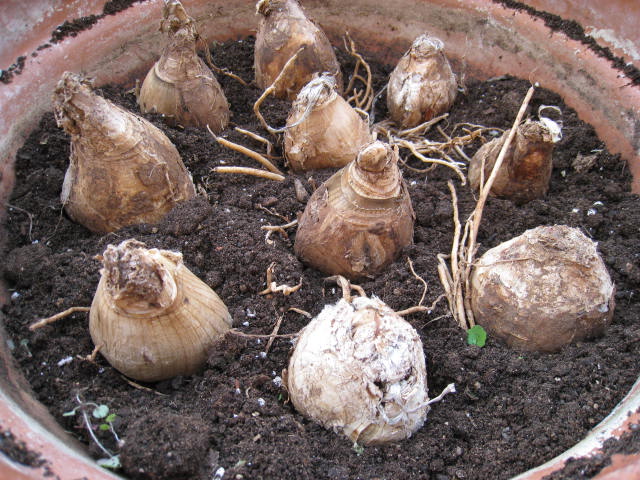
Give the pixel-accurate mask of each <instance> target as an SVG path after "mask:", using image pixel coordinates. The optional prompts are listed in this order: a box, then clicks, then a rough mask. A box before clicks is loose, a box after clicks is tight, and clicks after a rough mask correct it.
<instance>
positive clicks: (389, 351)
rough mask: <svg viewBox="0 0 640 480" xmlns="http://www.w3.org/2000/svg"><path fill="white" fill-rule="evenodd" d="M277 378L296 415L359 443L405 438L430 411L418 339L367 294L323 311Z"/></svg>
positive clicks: (389, 311) (297, 345)
mask: <svg viewBox="0 0 640 480" xmlns="http://www.w3.org/2000/svg"><path fill="white" fill-rule="evenodd" d="M283 379H284V380H285V385H286V387H287V390H288V392H289V397H290V399H291V401H292V403H293V405H294V406H295V408H296V410H298V411H299V412H300V413H302V414H303V415H304V416H305V417H308V418H310V419H312V420H314V421H316V422H318V423H320V424H321V425H323V426H324V427H325V428H328V429H332V430H334V431H336V432H340V433H343V434H344V435H346V436H347V437H349V438H350V439H351V440H352V441H353V442H357V443H359V444H361V445H366V444H381V443H387V442H393V441H399V440H402V439H405V438H408V437H410V436H411V434H412V433H414V432H415V431H416V430H418V429H419V428H420V427H421V426H422V425H423V424H424V422H425V419H426V416H427V413H428V411H429V409H430V407H429V404H428V402H429V397H428V389H427V373H426V368H425V358H424V352H423V348H422V342H421V341H420V337H419V336H418V334H417V332H416V331H415V329H414V328H413V327H412V326H411V325H410V324H409V323H408V322H406V321H405V320H404V319H402V318H401V317H400V316H399V315H397V314H396V313H395V312H394V311H393V310H392V309H391V308H389V307H388V306H387V305H386V304H385V303H384V302H382V301H381V300H380V299H378V298H376V297H375V296H374V297H372V298H367V297H357V298H355V299H354V300H353V302H348V301H346V300H344V299H342V300H340V301H339V302H338V303H337V304H335V305H327V306H325V308H324V309H323V310H322V312H320V314H319V315H318V316H317V317H316V318H314V319H313V320H311V322H309V324H308V325H307V326H306V327H305V328H304V329H303V330H302V331H301V332H300V335H299V337H298V339H297V341H296V344H295V348H294V350H293V353H292V355H291V358H290V360H289V367H288V369H287V371H286V372H285V373H284V374H283Z"/></svg>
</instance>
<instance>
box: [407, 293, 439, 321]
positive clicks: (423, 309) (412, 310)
mask: <svg viewBox="0 0 640 480" xmlns="http://www.w3.org/2000/svg"><path fill="white" fill-rule="evenodd" d="M446 296H447V295H446V294H442V295H440V296H439V297H438V298H436V299H435V300H434V301H433V303H432V304H431V306H429V307H425V306H423V305H416V306H414V307H409V308H405V309H404V310H399V311H397V312H396V314H398V315H400V316H401V317H404V316H407V315H411V314H412V313H418V312H427V313H431V312H433V310H434V309H435V308H436V305H438V303H439V302H440V300H442V299H443V298H445V297H446ZM443 316H448V315H443ZM439 318H442V316H441V317H438V318H434V319H433V320H432V321H435V320H438V319H439Z"/></svg>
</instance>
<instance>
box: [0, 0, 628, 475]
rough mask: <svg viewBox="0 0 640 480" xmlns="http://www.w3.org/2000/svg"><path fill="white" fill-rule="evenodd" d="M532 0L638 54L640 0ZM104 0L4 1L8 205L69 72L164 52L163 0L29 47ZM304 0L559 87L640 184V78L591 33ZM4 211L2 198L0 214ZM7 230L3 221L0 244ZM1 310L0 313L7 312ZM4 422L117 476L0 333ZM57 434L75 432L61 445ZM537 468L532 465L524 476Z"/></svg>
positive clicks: (126, 69) (389, 39) (434, 7)
mask: <svg viewBox="0 0 640 480" xmlns="http://www.w3.org/2000/svg"><path fill="white" fill-rule="evenodd" d="M184 3H185V6H186V7H187V8H188V10H189V12H190V13H191V14H192V15H193V16H194V17H195V18H196V20H197V22H198V25H199V28H200V31H201V33H202V35H203V36H204V37H205V38H208V39H209V40H210V41H213V40H227V39H236V38H240V37H243V36H246V35H250V34H252V33H254V32H255V28H256V25H257V19H256V17H255V14H254V11H255V2H254V0H237V1H233V2H229V1H227V0H192V1H189V0H185V1H184ZM527 3H528V4H530V5H532V6H533V7H535V8H537V9H542V10H548V11H550V12H552V13H555V14H558V15H561V16H563V17H565V18H567V19H575V20H577V21H579V22H581V23H582V24H583V25H585V26H592V27H594V28H595V29H597V30H600V31H609V30H611V31H612V32H613V34H612V35H611V36H610V38H614V39H617V40H616V41H618V43H619V47H620V49H621V51H623V50H624V52H623V53H624V55H626V56H627V57H625V58H634V59H637V58H636V57H635V53H633V52H634V51H635V50H637V48H638V45H640V41H639V39H638V33H636V32H637V30H636V27H635V26H636V25H637V24H638V23H639V22H640V4H638V2H637V1H636V0H611V1H608V2H602V1H600V0H567V1H564V2H558V1H555V0H530V1H528V2H527ZM102 4H103V1H99V0H90V1H86V0H83V1H80V0H75V1H64V0H30V1H28V2H26V1H24V0H2V1H0V29H1V30H2V31H3V43H2V44H1V45H0V68H6V67H8V65H10V64H11V63H13V62H14V60H15V59H16V58H17V57H18V56H20V55H25V56H26V57H27V60H26V65H25V68H24V71H23V72H22V73H21V74H20V75H16V76H15V77H14V79H13V82H12V83H10V84H8V85H3V84H0V111H2V115H0V204H2V205H4V204H5V203H6V199H7V198H8V195H9V192H10V190H11V188H12V186H13V182H14V175H13V165H14V161H15V153H16V151H17V149H18V148H19V147H20V145H21V144H22V143H23V142H24V139H25V138H26V136H27V135H28V133H29V132H30V131H31V130H32V129H33V128H34V126H35V125H36V123H37V121H38V119H39V118H40V117H41V115H42V114H43V113H44V112H46V111H48V110H50V108H51V92H52V90H53V88H54V85H55V83H56V82H57V79H58V78H59V77H60V75H61V74H62V72H63V71H65V70H74V71H84V72H86V73H88V74H89V75H93V76H95V78H96V80H97V83H98V84H104V83H109V82H114V83H121V84H132V83H133V82H134V80H135V79H136V78H141V77H142V76H143V75H144V73H145V72H146V70H147V69H148V68H149V66H150V65H151V64H152V63H153V62H154V61H155V60H156V58H157V56H158V55H159V48H160V45H161V44H162V43H161V42H160V41H159V40H160V34H159V32H158V18H159V15H160V10H161V7H162V2H161V1H159V0H156V1H146V2H141V3H136V4H134V5H133V6H132V7H130V8H129V9H127V10H125V11H123V12H121V13H119V14H118V15H115V16H106V17H104V18H103V19H101V20H100V21H99V22H98V23H97V24H96V25H94V26H93V28H91V29H89V30H86V31H83V32H81V33H79V34H78V36H77V37H70V38H67V39H65V40H64V41H62V42H60V43H59V44H55V45H53V46H52V47H50V48H47V49H45V50H41V51H39V52H37V56H32V55H31V54H32V53H33V52H35V51H36V49H37V47H38V46H39V45H42V44H44V43H47V42H48V41H49V38H50V34H51V32H52V31H53V30H54V29H55V28H56V26H57V25H58V24H60V23H61V22H62V21H64V20H65V19H73V18H77V17H80V16H85V15H89V14H96V13H99V12H101V10H102ZM303 4H304V6H305V8H306V10H307V11H308V13H309V15H310V16H311V17H313V18H314V19H315V20H317V21H318V22H319V23H320V24H321V25H322V26H323V28H324V29H325V30H326V31H327V33H328V34H329V36H330V38H331V39H332V41H333V42H334V43H336V44H339V43H341V41H342V35H343V34H344V31H345V30H348V31H349V32H350V33H351V36H352V37H353V38H354V40H355V41H356V43H357V45H358V48H359V49H360V51H362V52H363V53H365V54H367V55H371V56H374V57H375V58H377V59H378V60H381V61H383V62H388V63H395V62H396V61H397V59H398V58H399V57H400V56H401V54H402V53H403V52H404V51H405V50H406V49H407V48H408V46H409V44H410V43H411V41H412V40H413V38H415V37H416V36H417V35H418V34H421V33H423V32H429V33H431V34H434V35H436V36H439V37H440V38H442V39H443V40H444V42H445V46H446V50H447V53H448V55H449V56H450V57H451V58H452V59H453V62H454V64H455V69H456V71H457V72H460V73H462V74H464V75H465V76H466V77H467V78H478V79H486V78H489V77H492V76H498V75H503V74H513V75H516V76H519V77H521V78H527V79H530V80H531V81H537V82H539V83H540V84H541V85H542V86H544V87H546V88H549V89H551V90H554V91H556V92H558V93H560V94H561V95H562V96H563V98H564V100H565V102H566V103H567V104H568V105H570V106H571V107H573V108H574V109H576V111H578V113H579V115H580V117H581V118H582V119H583V120H585V121H587V122H589V123H591V124H592V125H594V127H595V128H596V130H597V132H598V134H599V136H600V137H601V138H602V139H603V140H604V141H605V142H606V143H607V145H608V146H609V149H610V150H611V151H613V152H619V153H621V154H622V155H623V157H624V158H625V159H627V160H628V162H629V165H630V168H631V170H632V172H633V173H634V176H635V184H634V185H635V186H634V188H635V190H636V191H640V159H639V157H640V87H637V86H635V87H634V86H631V85H629V82H628V79H626V78H623V77H622V76H621V75H620V72H618V71H616V70H613V69H612V68H611V64H610V62H609V61H607V60H605V59H603V58H601V57H598V56H597V55H595V54H594V53H593V52H591V51H590V50H588V49H587V48H586V47H585V46H584V45H583V44H581V43H579V42H576V41H574V40H571V39H569V38H567V37H566V36H565V35H563V34H561V33H553V34H552V33H551V32H550V31H549V29H548V28H547V27H545V25H544V22H543V21H541V20H536V19H533V18H532V17H531V16H530V15H528V14H527V13H525V12H518V11H514V10H510V9H507V8H505V7H503V6H502V5H500V4H497V3H494V2H492V1H491V0H396V1H394V2H384V1H379V0H352V1H350V2H344V1H343V0H303ZM599 41H600V40H599ZM634 49H635V50H634ZM4 214H5V211H4V208H0V220H1V219H2V217H3V216H4ZM2 238H3V234H2V232H1V231H0V251H2ZM3 301H6V297H3V295H2V288H1V286H0V304H1V303H2V302H3ZM3 321H4V319H2V318H1V314H0V323H1V322H3ZM0 337H2V332H1V331H0ZM629 398H630V399H631V401H630V403H629V405H635V403H633V402H636V403H637V402H638V401H639V399H640V386H639V385H638V384H636V386H635V387H634V390H633V391H632V394H631V395H630V397H629ZM626 405H627V404H625V406H623V407H621V408H620V409H619V411H617V413H615V414H614V415H613V417H612V418H610V419H609V420H610V421H609V422H607V423H606V424H603V425H604V426H601V427H599V428H600V431H605V432H607V434H610V433H611V431H613V429H614V428H618V427H619V426H620V425H623V426H624V421H625V419H626V413H627V410H626ZM634 408H636V407H634ZM0 428H3V429H5V430H11V431H12V432H13V433H14V435H16V436H17V437H18V439H19V440H21V441H24V442H26V444H27V446H28V447H29V448H32V449H33V450H35V451H39V452H42V455H43V457H44V458H46V459H47V460H48V462H49V468H50V469H51V470H52V471H53V473H54V474H57V475H59V476H60V478H63V479H66V478H80V477H83V476H85V477H87V478H109V477H110V478H113V477H112V476H111V475H110V474H108V473H107V472H105V471H104V470H100V469H98V470H95V471H94V468H95V467H94V465H93V464H92V462H91V461H90V460H88V459H87V458H86V457H84V456H78V455H77V454H76V453H75V452H74V448H75V446H74V442H71V441H70V440H69V439H68V437H66V436H65V435H64V434H63V433H62V432H61V429H60V427H58V426H57V425H56V424H55V422H54V420H53V419H52V418H51V417H50V416H49V415H48V413H46V412H45V411H44V408H43V407H42V406H41V405H40V404H39V403H38V402H36V401H35V400H33V398H32V396H31V395H30V391H29V388H28V386H26V385H25V382H24V380H23V379H22V376H21V374H20V372H18V371H17V370H15V368H14V365H13V362H12V359H11V355H10V353H9V352H8V351H7V347H6V342H4V341H0ZM616 433H617V434H619V433H620V432H616ZM55 436H60V437H61V438H64V439H65V441H64V442H63V443H62V444H56V442H55ZM602 441H603V437H602V435H600V437H599V438H598V439H597V440H596V441H595V443H594V441H593V440H591V441H590V443H588V446H589V447H588V449H587V450H588V451H591V450H592V449H593V448H597V447H598V446H599V445H601V444H602ZM581 445H583V446H582V447H580V449H579V450H578V453H579V454H580V455H583V454H584V450H585V447H584V445H585V444H584V443H582V444H581ZM554 468H557V464H555V466H554ZM544 469H545V470H546V469H547V466H544ZM9 471H12V472H13V474H12V476H11V475H9V474H8V473H7V472H9ZM42 471H43V470H42V469H40V470H37V471H36V470H32V469H25V468H24V467H18V466H16V465H14V464H12V463H11V462H7V461H6V459H5V458H4V457H2V456H1V455H0V478H40V477H41V474H42ZM536 475H537V473H534V472H532V473H530V474H527V476H526V478H529V479H532V478H536ZM523 478H524V477H523Z"/></svg>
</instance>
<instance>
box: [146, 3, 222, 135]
mask: <svg viewBox="0 0 640 480" xmlns="http://www.w3.org/2000/svg"><path fill="white" fill-rule="evenodd" d="M161 30H162V31H164V32H166V33H167V34H168V36H169V43H168V44H167V46H166V47H165V49H164V51H163V52H162V55H161V57H160V59H159V60H158V61H157V62H156V63H155V64H154V65H153V67H151V70H149V73H147V76H146V77H145V79H144V82H143V83H142V87H141V88H140V95H139V97H138V104H139V105H140V109H141V110H142V112H143V113H148V112H153V113H161V114H162V115H164V118H165V120H166V122H167V123H169V124H170V125H176V124H177V125H183V126H195V127H206V126H207V125H209V128H211V130H212V131H213V132H215V133H219V132H221V131H222V130H224V128H225V127H226V126H227V124H228V123H229V115H230V112H229V103H228V102H227V98H226V97H225V95H224V92H223V91H222V87H221V86H220V84H219V83H218V80H217V79H216V77H215V76H214V74H213V73H212V72H211V70H210V69H209V67H208V66H207V65H206V63H205V62H204V61H203V60H202V59H201V58H200V57H199V56H198V54H197V53H196V41H197V38H198V36H197V32H196V29H195V23H194V21H193V19H192V18H191V17H189V16H188V15H187V13H186V12H185V10H184V8H183V6H182V4H181V3H180V2H179V1H177V0H171V1H168V2H166V3H165V7H164V19H163V21H162V23H161Z"/></svg>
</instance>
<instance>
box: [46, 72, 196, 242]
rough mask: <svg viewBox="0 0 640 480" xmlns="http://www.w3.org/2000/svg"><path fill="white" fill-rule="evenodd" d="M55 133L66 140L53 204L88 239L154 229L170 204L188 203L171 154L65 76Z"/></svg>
mask: <svg viewBox="0 0 640 480" xmlns="http://www.w3.org/2000/svg"><path fill="white" fill-rule="evenodd" d="M53 102H54V109H55V114H56V120H57V122H58V126H60V127H62V128H64V130H65V131H66V132H67V133H68V134H69V135H71V156H70V158H69V160H70V164H69V168H68V169H67V172H66V175H65V177H64V183H63V186H62V193H61V196H60V197H61V201H62V203H63V204H64V206H65V210H66V211H67V213H68V214H69V216H70V217H71V218H72V219H73V220H75V221H76V222H78V223H81V224H82V225H84V226H85V227H87V228H88V229H89V230H93V231H94V232H113V231H115V230H118V229H120V228H122V227H125V226H127V225H134V224H138V223H156V222H158V221H160V220H161V219H162V217H164V215H165V214H166V213H167V212H168V211H169V210H171V209H172V208H173V206H174V205H175V204H176V203H177V202H181V201H184V200H188V199H190V198H193V197H194V196H195V188H194V186H193V182H192V180H191V175H190V174H189V172H188V171H187V169H186V168H185V166H184V164H183V163H182V160H181V158H180V154H179V153H178V151H177V150H176V147H174V146H173V144H172V143H171V142H170V141H169V139H168V138H167V137H166V135H165V134H164V133H162V131H161V130H159V129H158V128H156V127H155V126H153V125H152V124H151V123H150V122H148V121H147V120H145V119H144V118H141V117H139V116H137V115H134V114H133V113H131V112H129V111H127V110H125V109H123V108H121V107H119V106H117V105H115V104H113V103H111V102H109V101H108V100H105V99H104V98H102V97H101V96H99V95H97V94H95V93H94V92H93V91H92V89H91V83H90V82H89V81H88V80H86V79H84V78H82V77H81V76H79V75H76V74H74V73H69V72H66V73H65V74H64V75H63V76H62V79H61V80H60V82H59V83H58V86H57V87H56V90H55V95H54V99H53Z"/></svg>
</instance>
